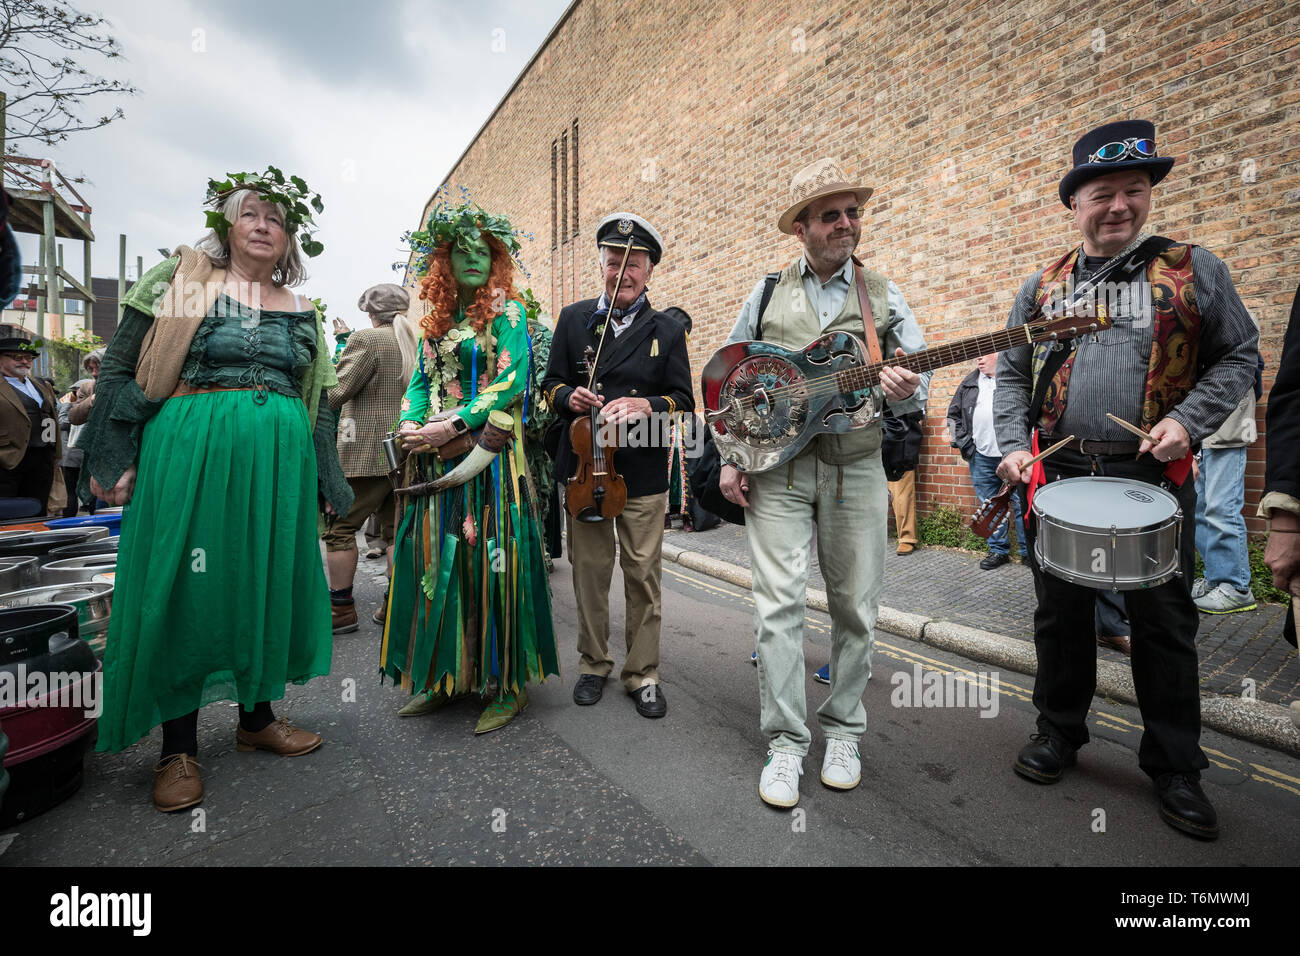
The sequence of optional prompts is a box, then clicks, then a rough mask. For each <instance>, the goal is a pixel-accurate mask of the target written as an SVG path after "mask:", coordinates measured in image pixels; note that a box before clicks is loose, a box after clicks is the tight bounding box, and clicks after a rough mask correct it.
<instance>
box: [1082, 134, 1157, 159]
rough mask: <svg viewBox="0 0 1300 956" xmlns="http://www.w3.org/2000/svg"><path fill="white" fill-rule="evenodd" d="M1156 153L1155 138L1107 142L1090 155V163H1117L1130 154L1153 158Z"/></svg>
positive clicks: (1139, 157) (1141, 157)
mask: <svg viewBox="0 0 1300 956" xmlns="http://www.w3.org/2000/svg"><path fill="white" fill-rule="evenodd" d="M1155 154H1156V141H1155V140H1153V139H1136V138H1135V139H1126V140H1124V141H1123V142H1117V143H1107V144H1106V145H1105V146H1103V147H1102V148H1101V149H1099V150H1097V151H1096V152H1095V153H1093V154H1092V155H1091V156H1089V157H1088V162H1089V163H1117V162H1119V161H1120V160H1121V159H1126V158H1127V157H1129V156H1136V157H1137V158H1138V159H1151V158H1152V157H1154V156H1155Z"/></svg>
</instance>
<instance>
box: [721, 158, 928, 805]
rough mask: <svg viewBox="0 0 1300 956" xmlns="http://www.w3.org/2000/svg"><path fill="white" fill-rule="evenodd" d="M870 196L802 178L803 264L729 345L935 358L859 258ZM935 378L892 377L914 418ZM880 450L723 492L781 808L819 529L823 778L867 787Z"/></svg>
mask: <svg viewBox="0 0 1300 956" xmlns="http://www.w3.org/2000/svg"><path fill="white" fill-rule="evenodd" d="M870 195H871V188H870V187H868V186H862V185H858V184H856V183H854V182H853V181H852V180H850V179H849V177H848V176H846V175H845V174H844V171H843V170H842V169H841V168H840V165H839V163H838V162H836V161H835V160H833V159H821V160H818V161H817V162H815V163H813V164H812V165H810V166H808V167H806V168H804V169H802V170H800V171H799V172H797V173H796V174H795V176H794V179H793V181H792V182H791V185H790V198H791V203H790V207H789V208H788V209H786V210H785V212H784V213H782V215H781V217H780V219H779V220H778V222H777V228H778V229H780V231H781V232H783V233H786V234H787V235H793V236H795V237H796V238H797V239H798V240H799V242H800V244H801V245H802V246H803V255H801V256H800V257H799V258H798V259H797V260H795V261H794V262H792V263H790V264H789V265H788V266H786V267H785V269H783V270H782V271H781V272H780V273H778V274H774V275H772V276H768V277H767V278H766V279H763V280H760V281H759V282H758V284H757V285H756V286H755V287H754V291H753V293H752V294H751V295H750V297H749V299H748V301H746V303H745V305H744V307H743V308H742V309H741V310H740V318H739V319H738V320H737V322H736V327H735V328H734V329H733V330H732V332H731V335H730V337H729V338H728V340H727V341H728V342H740V341H747V340H754V339H761V340H763V341H764V342H772V343H775V344H776V345H780V346H782V347H785V348H788V349H800V348H803V347H804V346H806V345H808V344H809V343H810V342H812V341H813V340H814V339H815V338H817V337H818V336H819V335H822V334H823V333H825V332H831V331H843V332H849V333H851V334H854V335H858V336H864V337H866V338H868V339H870V337H871V336H875V337H876V338H877V339H878V341H879V342H880V343H881V344H882V345H883V346H884V347H885V348H886V349H887V350H889V354H894V353H895V351H896V353H897V354H903V353H905V352H915V351H919V350H920V349H922V348H924V347H925V342H924V340H923V339H922V337H921V330H920V329H919V328H918V327H917V324H916V319H915V318H914V317H913V315H912V310H911V309H909V308H908V306H907V302H906V301H905V300H904V298H903V294H902V292H900V291H899V289H898V286H896V285H895V284H894V283H893V282H891V281H889V279H887V278H886V277H885V276H883V275H881V274H879V273H877V272H873V271H871V270H869V269H864V268H862V266H861V264H860V263H859V262H858V261H857V260H856V259H855V258H854V256H853V250H854V249H855V248H857V245H858V241H859V240H860V239H861V237H862V206H863V204H864V203H865V202H866V201H867V198H868V197H869V196H870ZM864 316H868V317H869V320H867V321H864ZM928 378H929V376H928V374H927V375H917V374H916V373H914V372H910V371H908V370H906V369H893V368H887V369H884V370H883V371H882V372H881V376H880V380H881V385H882V387H883V389H884V394H885V397H886V398H887V399H888V401H889V405H890V407H891V408H892V409H893V410H894V411H895V412H896V413H897V414H900V415H902V414H905V413H907V412H911V411H917V410H919V409H920V408H921V407H922V406H923V405H924V403H925V398H926V391H927V382H928ZM880 444H881V431H880V425H879V422H878V421H877V422H874V423H872V424H871V425H870V426H869V427H867V428H865V429H860V430H857V431H851V432H847V433H845V434H840V435H821V436H818V437H817V438H816V439H815V440H814V441H813V442H812V443H810V444H809V447H808V448H807V449H805V451H804V452H803V453H801V454H800V455H799V456H798V457H796V458H794V459H792V460H791V462H790V463H789V465H788V467H782V468H777V469H774V470H772V471H768V472H764V473H761V474H750V475H747V474H743V473H742V472H740V471H739V470H738V469H737V468H736V467H734V466H732V465H727V466H725V467H724V468H723V469H722V474H721V479H720V482H719V484H720V487H721V490H722V493H723V494H724V495H725V496H726V498H727V500H729V501H732V502H734V503H736V504H738V505H740V506H741V507H743V508H746V509H747V510H746V513H745V526H746V528H747V529H748V534H749V549H750V554H751V555H752V562H751V563H752V566H753V573H754V629H755V631H756V643H757V650H758V688H759V703H760V706H761V724H762V729H763V733H764V734H766V735H767V738H768V740H769V741H770V747H771V749H770V750H769V751H768V756H767V762H766V763H765V764H764V766H763V771H762V775H761V777H760V779H759V785H758V792H759V796H760V797H762V798H763V800H764V801H766V802H767V803H768V804H770V805H772V806H775V807H793V806H794V805H795V804H796V803H798V802H799V776H800V775H801V774H802V773H803V758H804V755H805V754H807V753H808V749H809V745H810V744H811V742H812V737H811V735H810V734H809V732H808V728H807V727H806V726H805V724H804V721H805V719H806V715H807V712H806V704H805V700H804V663H803V621H804V607H805V588H806V585H807V582H808V553H809V550H810V548H811V547H812V526H813V523H814V522H816V524H817V553H818V559H819V561H820V565H821V570H822V573H823V575H825V578H826V592H827V599H828V601H829V602H830V612H831V663H830V680H831V691H830V696H829V697H828V698H827V699H826V702H825V703H824V704H823V705H822V706H821V707H820V708H819V709H818V711H817V718H818V721H819V722H820V724H821V727H822V731H823V733H825V735H826V754H825V759H824V760H823V762H822V773H821V779H822V783H824V784H825V785H826V786H828V787H831V788H833V789H836V790H852V789H853V788H854V787H856V786H857V785H858V781H859V780H860V779H861V760H860V758H859V755H858V741H859V740H860V739H861V737H862V734H863V733H864V732H865V730H866V708H865V707H864V706H863V704H862V693H863V691H864V690H865V689H866V686H867V680H868V679H869V678H870V677H871V651H872V642H873V639H874V637H873V632H874V629H875V625H876V614H877V610H878V606H879V601H880V590H881V584H882V580H883V575H884V568H885V543H886V526H887V523H888V516H887V511H886V509H887V507H888V504H887V498H886V493H885V472H884V469H883V468H882V466H881V462H880Z"/></svg>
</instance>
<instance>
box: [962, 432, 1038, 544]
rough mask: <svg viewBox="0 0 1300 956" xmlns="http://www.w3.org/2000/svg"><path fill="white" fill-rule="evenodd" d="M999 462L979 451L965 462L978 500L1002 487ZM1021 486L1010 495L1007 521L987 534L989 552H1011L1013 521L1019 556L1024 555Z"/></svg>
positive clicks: (1000, 460)
mask: <svg viewBox="0 0 1300 956" xmlns="http://www.w3.org/2000/svg"><path fill="white" fill-rule="evenodd" d="M1001 463H1002V459H1001V458H993V457H992V456H990V455H981V454H980V453H979V452H975V457H973V458H972V459H971V460H970V461H969V462H967V464H968V465H969V466H970V483H971V484H972V485H974V486H975V494H977V495H979V498H980V501H987V500H988V499H989V498H992V497H993V496H994V495H996V494H997V493H998V491H999V490H1000V489H1001V488H1002V479H1001V478H999V477H998V465H1000V464H1001ZM1023 487H1024V486H1023V485H1022V486H1021V488H1017V489H1016V491H1015V493H1014V494H1012V496H1011V509H1010V511H1011V513H1010V514H1008V515H1007V523H1006V524H1004V525H1001V526H999V527H998V530H996V531H994V532H993V533H992V534H991V535H989V554H1004V555H1005V554H1010V553H1011V542H1010V541H1009V540H1008V528H1009V527H1010V526H1011V524H1012V523H1013V522H1014V523H1015V526H1016V541H1017V542H1018V543H1019V545H1020V556H1021V557H1022V558H1023V557H1026V555H1025V512H1024V504H1023V502H1024V498H1023V495H1024V491H1023V490H1022V489H1023Z"/></svg>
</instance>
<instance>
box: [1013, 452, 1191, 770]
mask: <svg viewBox="0 0 1300 956" xmlns="http://www.w3.org/2000/svg"><path fill="white" fill-rule="evenodd" d="M1043 464H1044V466H1045V468H1046V473H1047V480H1048V481H1056V480H1058V479H1061V478H1079V477H1083V476H1086V475H1090V474H1097V475H1106V476H1108V477H1113V478H1132V479H1135V480H1138V481H1145V482H1147V483H1148V484H1160V483H1161V478H1162V475H1161V472H1162V471H1163V467H1164V466H1163V465H1161V464H1160V463H1159V462H1157V461H1156V460H1155V459H1153V458H1152V457H1151V456H1150V455H1143V456H1142V458H1141V460H1139V461H1134V460H1133V456H1132V455H1121V456H1114V457H1106V458H1091V457H1088V456H1085V455H1080V454H1078V453H1076V452H1072V451H1069V450H1066V449H1062V450H1061V451H1059V452H1057V453H1056V454H1055V455H1053V456H1052V457H1051V458H1050V459H1048V460H1047V461H1046V462H1044V463H1043ZM1094 468H1095V470H1094ZM1168 490H1169V491H1170V492H1172V493H1173V494H1174V495H1175V496H1176V497H1177V498H1178V502H1179V506H1180V507H1181V508H1182V511H1183V529H1182V537H1181V540H1180V549H1179V550H1180V555H1179V557H1180V564H1181V567H1182V572H1183V573H1182V577H1175V578H1173V579H1172V580H1170V581H1166V582H1165V583H1164V584H1161V585H1158V586H1157V587H1153V588H1143V589H1139V590H1135V591H1126V592H1124V599H1125V603H1126V605H1127V607H1128V616H1129V621H1130V623H1131V625H1132V635H1131V644H1132V650H1133V653H1132V657H1131V659H1130V660H1131V665H1132V669H1133V687H1134V689H1135V690H1136V691H1137V697H1138V707H1139V708H1140V709H1141V711H1142V722H1143V723H1144V724H1145V726H1146V730H1145V732H1144V733H1143V734H1142V743H1141V746H1140V747H1139V749H1138V764H1139V766H1141V768H1142V769H1143V770H1144V771H1145V772H1146V773H1147V774H1148V775H1150V776H1151V777H1152V778H1153V779H1154V778H1157V777H1159V776H1160V775H1161V774H1166V773H1191V774H1193V775H1194V776H1199V771H1200V770H1202V769H1204V768H1205V767H1208V766H1209V761H1208V760H1206V758H1205V754H1204V753H1202V752H1201V747H1200V743H1199V741H1200V736H1201V697H1200V678H1199V668H1198V663H1197V659H1196V629H1197V627H1198V625H1199V620H1198V617H1197V613H1196V605H1195V604H1193V603H1192V592H1191V586H1192V577H1193V566H1194V560H1195V553H1196V548H1195V541H1194V535H1193V523H1194V522H1195V520H1196V487H1195V485H1194V483H1193V482H1192V480H1191V476H1190V475H1189V476H1188V479H1187V481H1185V482H1184V483H1183V486H1182V487H1181V488H1175V487H1170V488H1169V489H1168ZM1077 523H1084V522H1083V521H1078V522H1077ZM1036 536H1037V521H1036V519H1035V520H1033V521H1031V522H1030V531H1029V552H1030V567H1031V568H1032V569H1033V572H1034V588H1035V590H1036V592H1037V595H1038V607H1037V609H1036V610H1035V611H1034V647H1035V649H1036V651H1037V653H1038V676H1037V678H1036V679H1035V680H1034V706H1035V707H1037V708H1038V715H1039V716H1038V730H1039V732H1040V733H1044V734H1050V735H1051V736H1053V737H1059V738H1062V739H1063V740H1065V741H1066V742H1067V743H1068V744H1070V745H1071V746H1073V747H1080V746H1082V745H1083V744H1085V743H1087V742H1088V728H1087V725H1086V723H1085V721H1086V719H1087V716H1088V708H1089V707H1091V706H1092V696H1093V693H1094V691H1095V690H1096V688H1097V640H1096V634H1095V633H1094V631H1093V624H1094V621H1093V614H1094V606H1095V601H1096V594H1097V592H1096V591H1095V590H1093V589H1092V588H1088V587H1082V586H1080V585H1075V584H1070V583H1068V582H1067V581H1063V580H1061V579H1060V578H1058V577H1056V576H1055V575H1052V574H1048V573H1046V572H1044V571H1043V570H1042V569H1041V568H1040V567H1039V566H1038V560H1037V556H1036V555H1035V554H1034V541H1035V538H1036Z"/></svg>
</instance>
